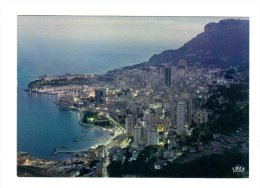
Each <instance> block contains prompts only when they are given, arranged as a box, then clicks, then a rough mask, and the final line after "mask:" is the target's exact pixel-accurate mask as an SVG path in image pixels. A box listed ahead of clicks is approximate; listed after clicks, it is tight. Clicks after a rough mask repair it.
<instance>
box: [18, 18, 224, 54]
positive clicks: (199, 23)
mask: <svg viewBox="0 0 260 188" xmlns="http://www.w3.org/2000/svg"><path fill="white" fill-rule="evenodd" d="M222 19H227V18H225V17H128V16H18V18H17V20H18V23H17V26H18V27H17V31H18V41H24V40H25V41H27V42H28V41H34V40H54V41H80V42H94V41H99V42H100V43H111V41H112V42H115V43H117V44H118V43H119V44H122V45H132V44H135V45H136V44H138V43H140V44H141V43H145V44H151V45H152V44H156V43H164V44H165V45H166V46H171V45H172V48H173V49H174V48H176V47H177V46H179V45H183V44H184V43H186V42H187V41H189V40H190V39H192V38H194V37H196V35H197V34H199V33H202V32H203V29H204V26H205V25H206V24H207V23H210V22H219V21H220V20H222ZM174 44H175V45H174Z"/></svg>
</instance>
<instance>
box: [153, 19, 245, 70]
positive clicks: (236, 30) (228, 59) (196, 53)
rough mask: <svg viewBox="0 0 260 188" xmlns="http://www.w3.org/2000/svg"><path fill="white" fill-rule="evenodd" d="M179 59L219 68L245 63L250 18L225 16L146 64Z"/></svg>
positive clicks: (171, 62) (170, 61) (175, 62)
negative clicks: (184, 42)
mask: <svg viewBox="0 0 260 188" xmlns="http://www.w3.org/2000/svg"><path fill="white" fill-rule="evenodd" d="M180 60H183V61H182V62H186V64H187V65H194V64H199V65H202V66H208V65H215V66H216V67H221V68H225V67H229V66H230V65H233V66H236V65H241V64H245V63H248V62H249V20H237V19H227V20H222V21H220V22H219V23H209V24H207V25H206V26H205V28H204V32H203V33H201V34H198V35H197V36H196V37H195V38H193V39H192V40H190V41H189V42H187V43H186V44H184V46H182V47H181V48H179V49H177V50H167V51H164V52H162V53H161V54H159V55H153V56H152V57H151V58H150V60H149V64H151V65H160V64H162V63H168V64H171V65H178V63H179V61H180Z"/></svg>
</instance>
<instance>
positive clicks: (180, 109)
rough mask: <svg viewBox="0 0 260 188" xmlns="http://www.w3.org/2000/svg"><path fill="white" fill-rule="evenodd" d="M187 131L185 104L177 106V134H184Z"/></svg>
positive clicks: (179, 103) (181, 103) (180, 103)
mask: <svg viewBox="0 0 260 188" xmlns="http://www.w3.org/2000/svg"><path fill="white" fill-rule="evenodd" d="M184 131H185V102H182V101H180V102H178V104H177V133H178V134H181V135H182V134H183V133H184Z"/></svg>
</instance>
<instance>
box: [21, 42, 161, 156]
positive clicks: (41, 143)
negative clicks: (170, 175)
mask: <svg viewBox="0 0 260 188" xmlns="http://www.w3.org/2000/svg"><path fill="white" fill-rule="evenodd" d="M111 44H112V42H111ZM162 48H163V47H162V46H161V47H158V46H151V45H143V46H133V45H132V46H131V45H129V46H128V45H126V46H124V47H122V46H120V44H118V45H117V44H113V45H109V44H103V45H101V44H98V45H97V44H95V43H92V44H91V43H80V42H72V41H71V42H70V43H68V42H65V43H64V41H55V42H53V41H50V40H43V41H40V40H39V41H37V40H36V41H33V43H28V42H26V41H22V42H21V41H20V42H18V49H17V50H18V59H17V66H18V68H17V78H18V87H17V151H23V152H29V153H31V154H33V155H35V156H37V157H40V158H44V159H49V160H64V159H66V158H68V157H69V155H66V154H58V155H51V153H52V152H53V151H54V149H55V148H57V147H60V146H63V147H65V148H63V149H62V150H66V151H75V150H78V151H79V150H84V149H86V148H89V147H91V146H93V145H95V144H96V141H90V140H84V141H80V142H74V141H73V139H74V138H76V137H78V136H82V137H88V138H94V139H97V138H101V137H102V136H103V135H104V132H102V131H100V130H89V131H87V132H82V130H83V129H86V128H85V127H83V126H81V125H80V124H79V123H78V122H79V119H80V115H79V113H78V112H76V111H70V110H64V109H61V108H59V107H58V106H56V105H55V104H54V102H55V101H56V100H57V96H55V95H47V94H29V93H28V92H26V91H24V89H26V88H27V84H28V83H29V82H31V81H33V80H36V79H38V76H40V75H44V74H47V75H62V74H65V73H68V72H70V73H72V74H103V73H105V72H107V71H109V70H113V69H115V68H119V67H123V66H128V65H133V64H136V63H141V62H144V61H146V60H148V59H149V57H150V56H151V55H152V54H153V53H154V52H156V51H157V52H160V50H161V49H162ZM156 49H157V50H156Z"/></svg>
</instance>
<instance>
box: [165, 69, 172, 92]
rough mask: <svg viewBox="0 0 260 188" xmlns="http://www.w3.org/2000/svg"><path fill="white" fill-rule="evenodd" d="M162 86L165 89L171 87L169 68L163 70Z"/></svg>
mask: <svg viewBox="0 0 260 188" xmlns="http://www.w3.org/2000/svg"><path fill="white" fill-rule="evenodd" d="M164 85H165V86H167V87H171V68H170V67H165V68H164Z"/></svg>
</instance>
